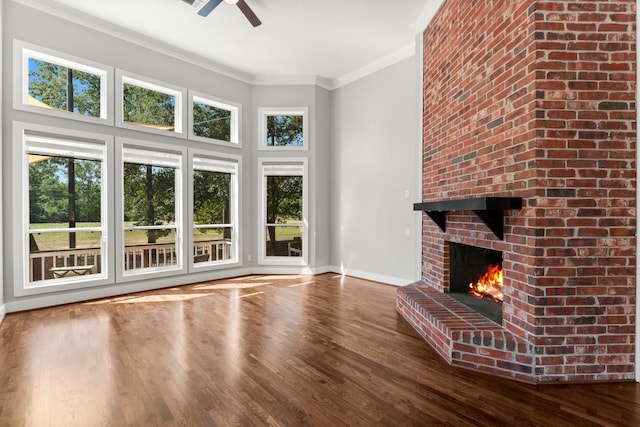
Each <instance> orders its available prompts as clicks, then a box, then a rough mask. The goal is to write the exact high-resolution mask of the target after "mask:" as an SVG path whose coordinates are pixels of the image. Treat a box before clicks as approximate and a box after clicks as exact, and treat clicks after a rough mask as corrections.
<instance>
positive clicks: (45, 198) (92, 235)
mask: <svg viewBox="0 0 640 427" xmlns="http://www.w3.org/2000/svg"><path fill="white" fill-rule="evenodd" d="M16 127H17V130H16V132H17V135H19V136H20V137H21V138H22V141H23V150H22V156H21V158H22V162H23V163H22V164H23V168H22V169H23V177H24V180H23V186H24V204H23V206H24V210H23V218H22V220H23V224H24V227H23V228H22V233H23V238H22V239H19V240H18V241H22V242H23V250H24V252H23V256H24V258H23V260H24V261H23V262H22V266H23V269H21V270H22V271H23V272H24V280H23V282H24V289H30V288H31V289H34V288H41V287H45V286H61V285H69V284H71V285H73V284H76V285H77V284H79V283H83V282H84V283H86V282H87V281H89V280H91V281H96V280H100V279H106V278H107V275H108V268H107V265H108V264H107V262H108V250H107V248H108V242H109V239H108V238H107V234H106V231H107V223H108V220H107V209H106V205H107V202H106V200H107V198H106V188H107V186H106V175H107V173H106V159H107V147H106V143H105V141H98V140H95V139H87V138H80V137H77V136H76V135H60V134H54V133H50V132H43V131H41V130H32V129H25V128H23V127H22V126H16Z"/></svg>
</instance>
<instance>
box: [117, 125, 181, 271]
mask: <svg viewBox="0 0 640 427" xmlns="http://www.w3.org/2000/svg"><path fill="white" fill-rule="evenodd" d="M116 146H117V149H116V153H115V177H116V178H115V194H118V197H115V208H116V212H117V214H116V215H117V223H116V226H115V227H116V229H117V233H116V251H115V253H116V259H117V260H118V262H117V263H116V264H117V265H116V280H117V282H130V281H135V280H143V279H150V278H159V277H166V276H172V275H178V274H185V273H187V268H186V266H187V263H186V261H185V254H186V253H187V252H186V249H187V248H186V240H187V239H185V238H184V232H185V221H184V218H185V215H184V207H185V206H186V193H187V192H186V190H185V186H184V183H185V182H187V177H186V173H187V167H186V159H187V149H186V148H184V147H180V146H175V145H171V146H169V145H165V144H160V143H155V142H147V141H140V140H135V139H129V138H119V137H116ZM136 156H140V159H141V161H144V162H145V163H151V164H153V165H155V166H172V167H175V168H176V178H175V179H176V182H175V188H176V201H175V203H176V204H175V211H176V213H175V215H176V221H175V227H173V226H168V227H167V228H175V230H176V231H175V248H176V257H177V261H176V264H175V265H173V266H165V267H149V268H143V269H139V270H127V271H125V269H124V267H125V263H124V256H125V249H124V247H125V246H124V245H125V238H124V233H125V228H126V227H124V162H125V161H126V160H127V159H131V158H134V157H136ZM154 228H157V227H154Z"/></svg>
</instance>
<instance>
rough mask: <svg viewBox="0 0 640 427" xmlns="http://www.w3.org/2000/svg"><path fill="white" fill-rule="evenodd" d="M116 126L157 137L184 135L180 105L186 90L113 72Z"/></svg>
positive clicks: (181, 105)
mask: <svg viewBox="0 0 640 427" xmlns="http://www.w3.org/2000/svg"><path fill="white" fill-rule="evenodd" d="M116 75H117V78H118V82H119V83H118V86H117V93H116V97H117V99H118V104H117V105H116V124H117V125H118V126H121V127H126V128H131V129H137V130H143V131H145V132H152V133H157V134H165V135H166V134H173V135H179V136H183V137H184V136H185V135H184V133H183V117H182V116H183V114H182V112H183V111H184V108H183V102H184V101H185V95H184V93H185V91H184V90H183V89H180V88H178V87H172V86H170V85H168V84H166V83H160V82H155V81H151V80H147V79H144V78H142V77H140V78H139V77H134V76H131V75H125V74H124V73H123V72H120V71H118V72H117V73H116Z"/></svg>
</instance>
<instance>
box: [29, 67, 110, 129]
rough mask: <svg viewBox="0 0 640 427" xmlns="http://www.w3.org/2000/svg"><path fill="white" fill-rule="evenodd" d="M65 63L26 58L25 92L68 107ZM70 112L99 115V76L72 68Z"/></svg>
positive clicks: (48, 103)
mask: <svg viewBox="0 0 640 427" xmlns="http://www.w3.org/2000/svg"><path fill="white" fill-rule="evenodd" d="M68 71H69V69H68V68H67V67H63V66H61V65H56V64H52V63H49V62H45V61H41V60H36V59H30V60H29V94H30V95H31V96H33V97H34V98H35V99H37V100H39V101H42V102H44V103H45V104H47V105H48V106H50V107H52V108H56V109H58V110H64V111H69V102H68V93H67V83H68ZM72 83H73V112H75V113H79V114H82V115H85V116H91V117H100V77H99V76H97V75H95V74H91V73H86V72H83V71H78V70H72Z"/></svg>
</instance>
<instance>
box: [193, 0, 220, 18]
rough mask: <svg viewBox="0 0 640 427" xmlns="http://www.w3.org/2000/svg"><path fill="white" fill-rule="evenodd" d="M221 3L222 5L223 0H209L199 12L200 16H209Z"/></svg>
mask: <svg viewBox="0 0 640 427" xmlns="http://www.w3.org/2000/svg"><path fill="white" fill-rule="evenodd" d="M220 3H222V0H209V3H207V4H205V5H204V6H202V8H201V9H200V10H199V11H198V15H200V16H208V15H209V14H210V13H211V11H212V10H213V9H215V8H216V7H218V5H219V4H220Z"/></svg>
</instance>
